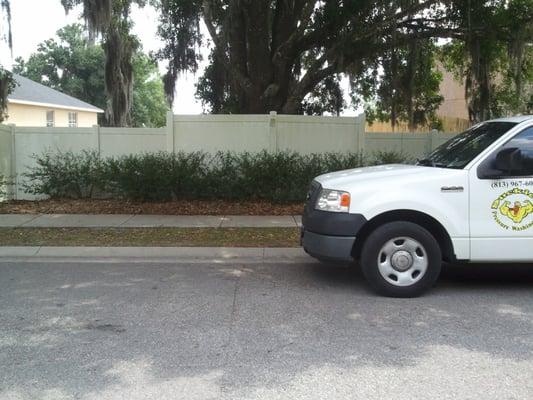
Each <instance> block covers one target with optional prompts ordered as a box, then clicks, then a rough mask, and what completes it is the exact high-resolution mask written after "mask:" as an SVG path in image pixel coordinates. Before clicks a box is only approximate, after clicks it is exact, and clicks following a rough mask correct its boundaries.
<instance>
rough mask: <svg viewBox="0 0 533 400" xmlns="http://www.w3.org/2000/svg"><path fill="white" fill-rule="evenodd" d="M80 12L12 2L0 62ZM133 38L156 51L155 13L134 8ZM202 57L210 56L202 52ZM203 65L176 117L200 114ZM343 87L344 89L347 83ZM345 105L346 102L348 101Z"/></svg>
mask: <svg viewBox="0 0 533 400" xmlns="http://www.w3.org/2000/svg"><path fill="white" fill-rule="evenodd" d="M80 13H81V8H77V9H75V10H73V11H71V12H70V13H69V14H65V10H64V9H63V6H62V5H61V1H60V0H11V24H12V32H13V56H12V57H11V54H10V51H9V48H8V46H7V45H6V44H5V43H3V41H2V43H0V62H1V64H2V65H4V66H7V67H8V68H9V67H10V66H11V65H12V63H13V61H14V59H15V58H17V57H22V58H24V59H27V58H28V57H29V56H30V54H32V53H33V52H35V51H36V50H37V46H38V44H39V43H41V42H43V41H44V40H46V39H50V38H53V37H55V36H56V32H57V31H58V30H59V29H60V28H62V27H63V26H65V25H68V24H71V23H75V22H81V20H80V19H79V16H80ZM131 17H132V20H133V21H134V23H135V25H134V28H133V33H134V34H136V35H137V36H138V37H139V38H140V40H141V42H142V45H143V49H144V51H145V52H150V51H157V50H158V49H160V48H161V47H162V42H161V41H160V40H159V39H158V37H157V34H156V32H157V25H158V21H157V12H156V11H155V9H154V8H152V7H151V6H146V7H144V8H143V9H139V8H138V7H136V6H135V7H134V8H133V10H132V14H131ZM5 34H6V28H5V21H0V35H5ZM204 51H205V53H206V54H205V56H204V59H205V60H206V59H207V54H208V52H209V49H208V48H204ZM205 64H206V62H205V61H204V62H203V63H201V64H200V68H199V70H198V72H196V74H192V73H186V74H184V75H183V76H181V77H180V78H179V79H178V82H177V85H176V98H175V101H174V106H173V111H174V113H175V114H199V113H201V112H202V105H201V103H200V102H199V101H198V100H196V99H195V97H194V93H195V86H194V85H195V82H196V80H197V78H198V77H200V76H201V75H202V72H203V69H204V68H205ZM160 70H161V72H164V70H165V67H164V63H160ZM343 86H344V87H346V88H347V86H348V83H347V81H346V80H344V82H343ZM347 101H349V99H348V98H347ZM356 114H357V112H356V111H347V112H345V113H343V115H346V116H347V115H356Z"/></svg>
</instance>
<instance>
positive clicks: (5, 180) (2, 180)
mask: <svg viewBox="0 0 533 400" xmlns="http://www.w3.org/2000/svg"><path fill="white" fill-rule="evenodd" d="M11 184H12V180H11V179H9V177H7V176H5V175H3V174H0V201H2V200H5V196H6V195H7V194H8V188H9V185H11Z"/></svg>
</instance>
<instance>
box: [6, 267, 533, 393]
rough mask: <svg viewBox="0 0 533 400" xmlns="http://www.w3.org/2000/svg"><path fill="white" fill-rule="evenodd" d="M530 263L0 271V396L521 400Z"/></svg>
mask: <svg viewBox="0 0 533 400" xmlns="http://www.w3.org/2000/svg"><path fill="white" fill-rule="evenodd" d="M532 289H533V265H528V266H478V267H472V266H467V267H453V268H447V269H446V271H445V274H444V276H443V278H442V279H441V281H440V282H439V284H438V286H437V287H436V288H435V289H434V290H433V291H432V292H431V293H430V294H428V295H427V296H425V297H423V298H419V299H410V300H399V299H388V298H380V297H376V296H375V295H374V294H372V293H371V292H369V291H368V290H367V289H366V286H365V284H364V282H363V280H362V278H361V275H360V273H359V272H358V271H357V270H354V269H348V268H345V267H340V266H324V265H319V264H312V263H309V264H294V263H293V264H261V263H260V264H247V265H239V264H213V263H210V264H202V263H195V264H143V263H130V264H125V263H121V264H117V263H100V264H89V263H85V264H67V263H55V264H47V263H14V262H10V263H6V262H4V263H0V399H2V400H4V399H53V400H60V399H71V398H74V399H84V400H85V399H127V400H136V399H158V400H159V399H187V400H194V399H202V400H206V399H269V400H272V399H291V400H294V399H343V400H344V399H365V400H371V399H395V400H397V399H409V400H412V399H439V400H440V399H483V400H488V399H497V400H504V399H531V398H533V335H532V328H533V291H532Z"/></svg>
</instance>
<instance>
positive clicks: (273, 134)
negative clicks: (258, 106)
mask: <svg viewBox="0 0 533 400" xmlns="http://www.w3.org/2000/svg"><path fill="white" fill-rule="evenodd" d="M277 115H278V113H277V112H276V111H270V114H269V118H268V129H269V140H268V142H269V152H270V153H276V152H277V151H278V150H279V148H278V126H277Z"/></svg>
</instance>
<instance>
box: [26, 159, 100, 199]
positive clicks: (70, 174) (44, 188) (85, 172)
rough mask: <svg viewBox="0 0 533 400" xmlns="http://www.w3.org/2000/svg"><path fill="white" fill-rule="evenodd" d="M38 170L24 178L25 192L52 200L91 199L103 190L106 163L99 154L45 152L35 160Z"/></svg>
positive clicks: (32, 170)
mask: <svg viewBox="0 0 533 400" xmlns="http://www.w3.org/2000/svg"><path fill="white" fill-rule="evenodd" d="M34 159H35V160H36V163H37V166H36V167H35V168H32V169H31V170H30V171H29V172H28V173H26V174H24V178H25V180H24V183H23V185H22V186H23V188H24V190H25V191H26V192H28V193H32V194H46V195H48V196H50V197H52V198H91V197H93V196H94V194H95V192H96V191H97V190H103V189H104V187H103V184H104V180H103V162H102V159H101V158H100V156H99V155H98V152H97V151H93V150H83V151H82V152H81V153H74V152H72V151H66V152H56V153H53V152H50V151H49V152H45V153H44V154H42V155H40V156H34Z"/></svg>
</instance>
